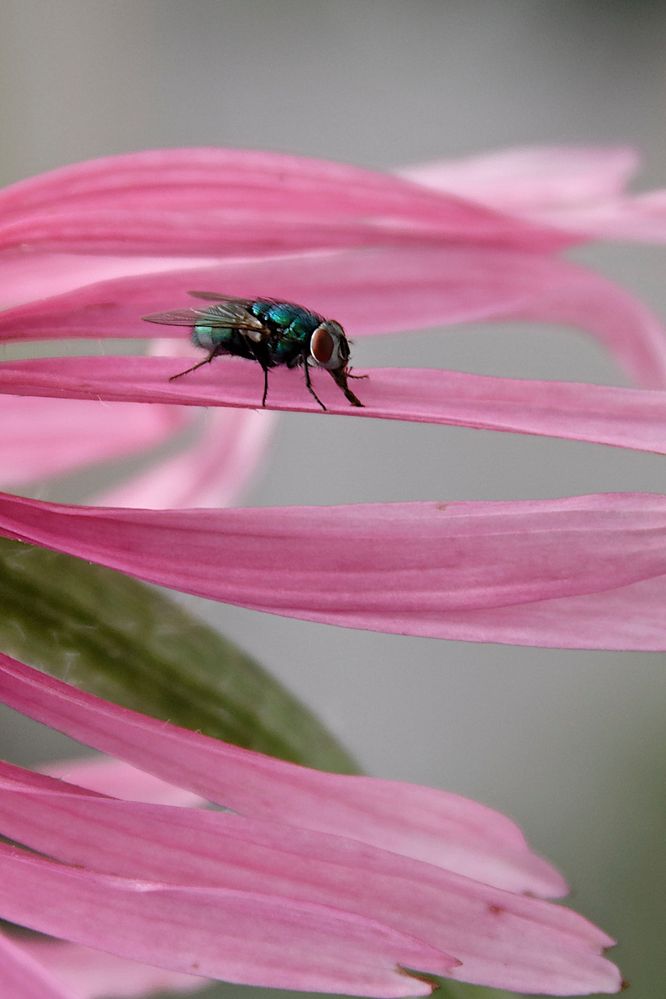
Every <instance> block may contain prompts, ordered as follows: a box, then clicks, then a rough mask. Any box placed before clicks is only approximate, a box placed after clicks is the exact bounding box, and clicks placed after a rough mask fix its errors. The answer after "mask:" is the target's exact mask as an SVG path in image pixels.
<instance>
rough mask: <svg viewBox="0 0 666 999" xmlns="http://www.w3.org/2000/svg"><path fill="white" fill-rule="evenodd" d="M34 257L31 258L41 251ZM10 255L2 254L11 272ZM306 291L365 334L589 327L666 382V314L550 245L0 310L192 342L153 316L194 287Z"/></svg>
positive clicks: (63, 330) (434, 252) (142, 285)
mask: <svg viewBox="0 0 666 999" xmlns="http://www.w3.org/2000/svg"><path fill="white" fill-rule="evenodd" d="M25 266H26V268H27V269H28V270H29V269H30V267H31V262H30V257H29V256H28V257H27V258H26V263H25ZM1 267H2V262H1V259H0V274H1ZM197 286H198V287H200V288H204V289H206V288H208V289H210V290H213V291H222V292H224V293H226V294H235V295H241V296H243V295H249V296H255V295H267V296H277V297H284V298H285V299H287V300H292V301H296V302H303V303H304V304H306V305H308V306H309V307H311V308H314V309H317V310H318V311H320V312H321V313H323V314H324V315H328V316H332V317H335V318H336V319H338V321H340V322H341V323H343V325H344V326H345V328H346V329H347V331H348V332H349V333H350V335H351V336H352V338H353V337H355V336H359V335H364V334H377V333H388V332H396V331H400V330H406V329H422V328H428V327H432V326H437V325H441V324H449V325H450V324H452V323H461V322H470V321H474V320H480V319H481V320H492V319H527V320H529V321H533V320H536V321H541V322H548V323H558V324H567V325H571V326H574V327H578V328H581V329H583V330H586V331H588V332H589V333H591V334H592V335H593V336H594V337H596V338H597V339H598V340H599V341H600V342H601V344H602V345H603V346H604V347H605V348H606V349H608V350H609V351H610V352H611V354H612V355H613V356H614V357H615V359H616V361H617V362H618V363H619V364H620V365H621V366H623V367H625V368H626V369H627V370H628V372H629V373H630V374H631V375H632V376H633V377H635V378H637V379H638V381H640V382H642V383H643V384H645V385H647V386H649V387H657V386H661V385H666V337H665V336H664V329H663V327H662V325H661V323H660V322H659V321H658V320H657V319H656V318H655V316H653V315H652V314H651V313H650V312H649V310H647V309H646V308H645V307H644V306H643V305H642V304H641V303H639V302H637V301H636V300H635V299H634V298H632V296H631V295H629V294H627V293H626V292H624V291H623V290H622V289H620V288H618V287H616V286H615V285H614V284H613V283H612V282H610V281H607V280H605V279H604V278H602V277H600V276H599V275H597V274H594V273H593V272H592V271H588V270H586V269H584V268H581V267H577V266H576V265H574V264H572V263H570V262H569V261H566V260H561V259H559V258H557V257H549V256H544V255H540V254H528V253H518V252H515V251H511V252H509V251H507V250H504V249H492V248H487V247H486V248H483V247H463V246H448V247H432V248H423V247H417V248H411V249H406V248H405V247H391V248H390V249H376V248H375V249H368V250H363V251H355V252H354V251H345V252H340V253H320V254H309V255H305V256H303V255H301V256H292V257H282V258H274V259H271V260H256V261H252V260H230V261H225V262H224V263H220V264H216V265H211V266H206V267H191V266H188V267H187V268H186V269H184V270H183V269H179V270H177V271H176V270H174V271H171V272H168V273H158V274H140V275H130V276H127V277H122V278H116V279H113V280H109V281H102V282H99V283H97V284H88V285H86V286H84V287H80V288H76V289H74V290H71V291H69V292H66V293H64V294H62V295H58V296H55V297H51V298H47V299H42V300H38V301H34V302H29V303H27V304H24V305H22V306H18V307H16V308H13V309H7V310H6V311H4V312H0V339H5V340H34V339H59V338H72V337H73V338H80V337H91V336H93V337H149V336H154V335H155V332H156V331H157V330H159V333H160V336H171V337H173V338H176V339H180V340H181V341H182V342H184V341H185V340H186V339H187V333H186V331H185V330H183V329H182V328H181V327H168V326H164V327H156V326H153V325H151V324H149V323H146V322H144V321H143V320H142V318H141V317H142V316H145V315H148V314H150V313H152V312H160V311H164V309H165V308H175V307H179V306H181V305H184V304H186V303H187V302H188V301H192V300H191V299H188V296H187V292H188V290H189V289H191V288H193V287H197Z"/></svg>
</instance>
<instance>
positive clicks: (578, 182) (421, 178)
mask: <svg viewBox="0 0 666 999" xmlns="http://www.w3.org/2000/svg"><path fill="white" fill-rule="evenodd" d="M638 164H639V158H638V154H637V152H636V151H635V150H634V149H632V148H631V147H630V146H608V147H603V146H524V147H518V148H512V149H500V150H497V151H492V152H489V153H481V154H477V155H474V156H464V157H461V158H460V159H455V160H434V161H431V162H426V163H421V164H418V165H415V166H407V167H404V168H402V169H401V170H400V171H399V173H400V175H401V176H403V177H408V178H409V179H410V180H414V181H416V182H417V183H420V184H424V185H425V186H426V187H429V188H432V189H433V190H436V191H443V192H447V193H450V194H458V195H460V196H461V197H463V198H470V199H472V200H474V201H477V200H478V201H482V202H486V203H491V204H498V205H501V206H502V207H503V210H504V211H515V212H526V211H530V210H542V209H546V208H561V207H566V206H569V205H579V204H589V203H590V202H591V201H598V200H601V199H603V200H605V199H606V198H610V197H613V196H614V195H616V194H621V193H622V192H623V191H624V188H625V186H626V185H627V183H628V181H629V180H630V179H631V177H632V176H633V174H634V173H635V172H636V170H637V168H638Z"/></svg>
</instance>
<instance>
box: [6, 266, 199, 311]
mask: <svg viewBox="0 0 666 999" xmlns="http://www.w3.org/2000/svg"><path fill="white" fill-rule="evenodd" d="M207 263H208V264H210V261H207V260H205V259H200V258H196V259H194V260H191V261H190V260H186V259H185V260H183V259H179V261H178V266H179V267H183V268H184V267H186V266H188V265H189V264H191V265H192V266H198V267H202V266H204V265H205V264H207ZM173 265H174V262H173V260H170V259H169V258H168V257H103V256H101V255H95V256H83V255H81V254H67V253H25V252H19V253H15V254H11V253H3V254H2V256H1V257H0V309H8V308H10V307H11V306H15V305H19V304H21V303H22V302H31V301H34V300H35V299H39V298H48V297H50V296H52V295H61V294H63V293H64V292H66V291H72V290H73V289H74V288H80V287H82V286H83V285H86V284H93V283H95V282H98V281H110V280H112V279H113V278H118V277H123V276H128V275H131V274H134V275H137V274H143V273H146V274H149V273H154V272H155V271H168V270H172V269H173Z"/></svg>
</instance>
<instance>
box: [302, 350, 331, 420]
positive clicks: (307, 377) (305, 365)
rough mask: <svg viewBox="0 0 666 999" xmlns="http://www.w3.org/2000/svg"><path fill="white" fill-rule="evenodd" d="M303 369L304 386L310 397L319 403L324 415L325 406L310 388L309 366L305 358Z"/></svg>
mask: <svg viewBox="0 0 666 999" xmlns="http://www.w3.org/2000/svg"><path fill="white" fill-rule="evenodd" d="M303 367H304V368H305V384H306V385H307V387H308V392H309V393H310V395H312V396H314V398H315V399H316V400H317V402H318V403H319V405H320V406H321V408H322V409H323V410H324V412H325V413H326V412H327V409H326V406H325V405H324V403H323V402H322V401H321V399H320V398H319V396H318V395H317V393H316V392H315V390H314V389H313V388H312V382H311V381H310V368H309V365H308V359H307V357H304V358H303Z"/></svg>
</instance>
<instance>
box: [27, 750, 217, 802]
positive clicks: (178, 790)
mask: <svg viewBox="0 0 666 999" xmlns="http://www.w3.org/2000/svg"><path fill="white" fill-rule="evenodd" d="M41 770H42V772H43V773H45V774H50V775H51V776H53V777H58V778H60V779H61V780H66V781H69V782H70V784H78V785H80V786H81V787H84V788H86V789H88V790H91V791H97V792H98V793H99V794H105V795H110V796H111V797H113V798H124V799H125V800H126V801H142V802H149V803H150V804H153V805H158V804H159V805H183V806H195V805H202V804H204V802H205V799H204V798H202V797H201V796H200V795H198V794H193V793H192V792H191V791H188V790H186V789H185V788H182V787H177V786H176V785H175V784H168V783H167V782H166V781H164V780H160V779H159V778H158V777H153V776H152V774H149V773H146V771H145V770H139V769H138V768H137V767H133V766H130V764H129V763H123V762H122V761H121V760H114V759H110V758H104V757H99V758H97V757H95V758H84V759H74V760H59V761H58V762H57V763H48V764H47V765H45V766H43V767H42V768H41Z"/></svg>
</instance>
